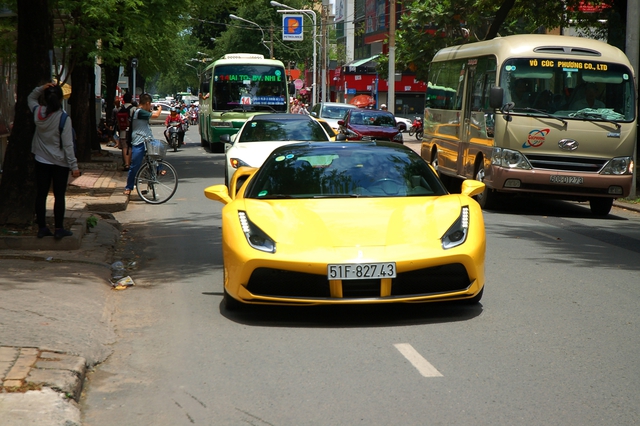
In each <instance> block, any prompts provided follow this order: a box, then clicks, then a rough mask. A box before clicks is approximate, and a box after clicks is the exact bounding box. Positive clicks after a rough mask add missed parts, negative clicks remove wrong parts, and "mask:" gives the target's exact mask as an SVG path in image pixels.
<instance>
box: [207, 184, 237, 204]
mask: <svg viewBox="0 0 640 426" xmlns="http://www.w3.org/2000/svg"><path fill="white" fill-rule="evenodd" d="M204 196H205V197H207V198H208V199H210V200H213V201H220V202H221V203H222V204H229V203H230V202H231V201H232V200H231V197H230V196H229V190H228V189H227V187H226V186H225V185H213V186H210V187H208V188H205V190H204Z"/></svg>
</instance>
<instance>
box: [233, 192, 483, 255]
mask: <svg viewBox="0 0 640 426" xmlns="http://www.w3.org/2000/svg"><path fill="white" fill-rule="evenodd" d="M470 202H473V200H471V199H470V198H468V197H466V196H461V195H444V196H439V197H406V198H357V199H354V198H347V199H345V198H340V199H303V200H256V199H242V200H238V203H233V204H235V206H234V207H235V208H237V209H238V210H244V211H245V212H246V213H247V215H248V217H249V219H250V220H251V221H252V222H253V223H254V224H255V225H257V226H258V227H260V228H261V229H262V230H263V231H264V232H266V233H267V234H268V235H269V236H270V237H271V238H272V239H274V240H275V242H276V244H278V243H284V244H287V245H289V244H291V245H293V246H295V247H297V248H299V249H300V250H304V249H305V248H307V247H308V248H312V247H335V248H338V247H374V246H389V245H396V244H411V243H420V242H423V243H424V242H427V241H429V240H439V239H440V237H442V235H443V234H444V233H445V232H446V231H447V229H449V227H450V226H451V225H452V224H453V223H454V222H455V221H456V219H457V218H458V217H459V216H460V209H461V206H462V205H468V204H469V203H470Z"/></svg>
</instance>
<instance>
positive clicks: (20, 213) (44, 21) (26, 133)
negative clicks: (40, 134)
mask: <svg viewBox="0 0 640 426" xmlns="http://www.w3.org/2000/svg"><path fill="white" fill-rule="evenodd" d="M17 3H18V43H17V75H18V76H19V78H18V85H17V100H16V105H15V116H14V121H13V128H12V130H11V135H10V136H9V144H8V146H7V151H6V155H5V159H4V165H3V174H2V182H1V183H0V224H19V225H22V224H30V223H31V222H32V221H33V218H34V205H35V199H36V185H35V172H34V160H33V155H32V154H31V140H32V139H33V134H34V132H35V124H34V122H33V113H32V112H31V111H29V107H28V105H27V97H28V96H29V93H31V91H32V90H33V89H34V87H36V86H38V85H42V84H44V83H46V82H48V81H50V80H51V64H50V62H49V51H50V50H51V49H53V21H52V18H51V12H50V10H49V1H48V0H20V1H19V2H17Z"/></svg>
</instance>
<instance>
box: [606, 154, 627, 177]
mask: <svg viewBox="0 0 640 426" xmlns="http://www.w3.org/2000/svg"><path fill="white" fill-rule="evenodd" d="M600 174H601V175H631V174H633V159H632V158H631V157H616V158H612V159H611V160H609V161H608V162H607V164H605V165H604V167H603V168H602V171H601V172H600Z"/></svg>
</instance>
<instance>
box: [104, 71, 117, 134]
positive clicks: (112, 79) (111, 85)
mask: <svg viewBox="0 0 640 426" xmlns="http://www.w3.org/2000/svg"><path fill="white" fill-rule="evenodd" d="M119 71H120V67H119V66H117V65H104V66H103V67H102V75H103V76H104V78H105V85H106V88H107V89H106V90H107V92H106V93H105V95H104V99H105V101H106V105H107V109H106V111H107V122H108V123H109V125H110V126H113V127H114V128H115V126H116V123H114V122H112V121H111V111H113V108H115V99H116V90H117V87H118V77H119V75H118V73H119Z"/></svg>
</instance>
